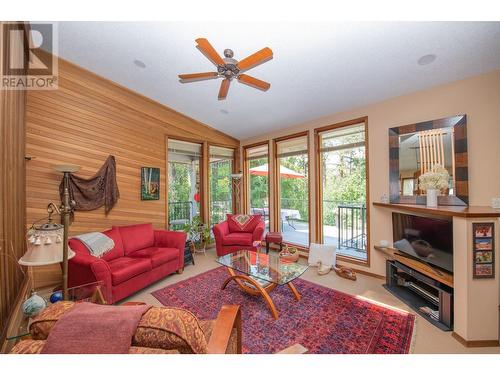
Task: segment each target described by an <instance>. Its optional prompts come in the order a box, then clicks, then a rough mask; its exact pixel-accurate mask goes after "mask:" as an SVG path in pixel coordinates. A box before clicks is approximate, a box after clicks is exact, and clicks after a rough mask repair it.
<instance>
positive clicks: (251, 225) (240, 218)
mask: <svg viewBox="0 0 500 375" xmlns="http://www.w3.org/2000/svg"><path fill="white" fill-rule="evenodd" d="M226 218H227V223H228V226H229V232H231V233H234V232H246V233H248V232H253V231H254V230H255V228H256V227H257V225H258V224H259V222H260V221H261V218H262V215H246V214H236V215H232V214H226Z"/></svg>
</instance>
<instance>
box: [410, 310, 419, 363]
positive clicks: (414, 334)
mask: <svg viewBox="0 0 500 375" xmlns="http://www.w3.org/2000/svg"><path fill="white" fill-rule="evenodd" d="M413 316H414V317H415V320H414V321H413V332H412V333H411V340H410V350H408V354H415V353H414V352H415V344H416V341H417V320H418V319H417V315H413Z"/></svg>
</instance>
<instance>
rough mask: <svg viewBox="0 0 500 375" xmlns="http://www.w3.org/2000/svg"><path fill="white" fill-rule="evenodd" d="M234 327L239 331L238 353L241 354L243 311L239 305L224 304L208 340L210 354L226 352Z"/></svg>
mask: <svg viewBox="0 0 500 375" xmlns="http://www.w3.org/2000/svg"><path fill="white" fill-rule="evenodd" d="M233 328H236V332H237V354H241V311H240V306H238V305H224V306H222V308H221V309H220V311H219V315H218V316H217V320H216V321H215V326H214V329H213V331H212V335H211V336H210V341H209V342H208V353H209V354H224V353H226V350H227V346H228V344H229V340H230V338H231V333H232V331H233Z"/></svg>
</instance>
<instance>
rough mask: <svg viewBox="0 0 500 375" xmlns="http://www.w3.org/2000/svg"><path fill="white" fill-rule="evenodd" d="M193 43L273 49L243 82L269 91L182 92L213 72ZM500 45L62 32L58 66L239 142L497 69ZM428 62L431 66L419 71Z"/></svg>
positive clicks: (488, 26) (368, 36)
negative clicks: (63, 63) (88, 74)
mask: <svg viewBox="0 0 500 375" xmlns="http://www.w3.org/2000/svg"><path fill="white" fill-rule="evenodd" d="M198 37H205V38H207V39H208V40H209V41H210V42H211V43H212V45H213V46H214V47H215V49H216V50H217V51H218V52H219V53H220V54H221V55H222V52H223V50H224V49H225V48H231V49H233V51H234V57H235V58H236V59H242V58H244V57H246V56H248V55H250V54H251V53H253V52H255V51H257V50H259V49H261V48H263V47H266V46H267V47H270V48H271V49H272V50H273V52H274V59H273V60H271V61H269V62H266V63H265V64H262V65H260V66H258V67H256V68H254V69H251V70H249V71H248V72H246V73H247V74H250V75H253V76H255V77H256V78H259V79H262V80H265V81H268V82H270V83H271V88H270V89H269V91H267V92H262V91H260V90H256V89H253V88H251V87H249V86H246V85H243V84H240V83H238V82H233V83H232V84H231V87H230V89H229V95H228V98H227V100H225V101H218V100H217V93H218V90H219V85H220V80H208V81H201V82H195V83H189V84H181V83H180V82H179V81H178V78H177V74H179V73H196V72H207V71H215V67H214V65H213V64H212V63H211V62H210V61H209V60H207V59H206V58H205V57H204V56H203V55H202V54H201V53H200V52H199V51H198V50H197V49H196V48H195V39H196V38H198ZM499 40H500V22H490V23H486V22H410V23H396V22H386V23H380V22H377V23H373V22H369V23H367V22H364V23H359V22H354V23H186V22H164V23H154V22H148V23H131V22H121V23H120V22H60V23H59V55H60V56H61V57H63V58H65V59H67V60H69V61H72V62H74V63H76V64H78V65H80V66H83V67H85V68H87V69H89V70H91V71H93V72H95V73H97V74H99V75H101V76H104V77H106V78H108V79H111V80H113V81H115V82H117V83H119V84H121V85H124V86H126V87H128V88H130V89H132V90H135V91H138V92H140V93H141V94H143V95H145V96H148V97H150V98H152V99H154V100H156V101H158V102H160V103H163V104H165V105H167V106H169V107H171V108H173V109H175V110H177V111H179V112H182V113H184V114H186V115H188V116H190V117H193V118H195V119H197V120H199V121H201V122H204V123H206V124H209V125H211V126H213V127H215V128H217V129H219V130H221V131H223V132H225V133H227V134H230V135H232V136H234V137H236V138H239V139H244V138H248V137H252V136H255V135H258V134H262V133H265V132H267V131H270V130H276V129H279V128H285V127H288V126H292V125H294V124H297V123H301V122H305V121H308V120H312V119H315V118H318V117H322V116H326V115H328V114H331V113H335V112H340V111H344V110H348V109H351V108H354V107H358V106H361V105H366V104H369V103H373V102H377V101H380V100H383V99H387V98H390V97H394V96H399V95H403V94H405V93H409V92H413V91H417V90H421V89H425V88H428V87H431V86H435V85H438V84H442V83H445V82H451V81H454V80H458V79H461V78H465V77H467V76H472V75H476V74H480V73H483V72H488V71H491V70H495V69H500V42H499ZM426 54H435V55H437V59H436V61H435V62H434V63H432V64H430V65H426V66H420V65H418V64H417V60H418V59H419V58H420V57H421V56H423V55H426ZM135 59H138V60H141V61H143V62H144V63H145V64H146V68H145V69H141V68H138V67H137V66H136V65H134V63H133V61H134V60H135ZM221 110H222V111H221ZM226 111H227V113H222V112H226Z"/></svg>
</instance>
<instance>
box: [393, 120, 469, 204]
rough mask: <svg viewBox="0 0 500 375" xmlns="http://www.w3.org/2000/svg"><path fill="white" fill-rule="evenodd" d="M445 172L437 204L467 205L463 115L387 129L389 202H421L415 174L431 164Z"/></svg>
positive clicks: (465, 128)
mask: <svg viewBox="0 0 500 375" xmlns="http://www.w3.org/2000/svg"><path fill="white" fill-rule="evenodd" d="M437 165H440V166H442V167H444V168H445V169H446V170H447V171H448V173H449V175H450V178H449V184H448V187H447V188H444V189H441V191H440V194H439V196H438V204H440V205H445V206H467V205H468V204H469V189H468V179H469V178H468V171H467V119H466V116H465V115H461V116H454V117H447V118H444V119H439V120H433V121H425V122H419V123H417V124H410V125H404V126H399V127H395V128H391V129H389V171H390V201H391V203H407V204H425V201H426V197H425V191H424V190H423V189H421V188H420V187H419V179H418V178H419V177H420V176H421V175H422V174H423V173H425V172H427V171H429V170H431V169H432V168H433V167H434V166H437Z"/></svg>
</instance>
